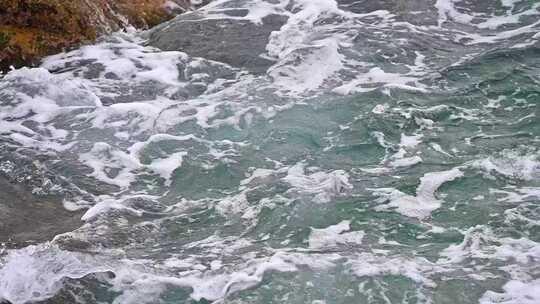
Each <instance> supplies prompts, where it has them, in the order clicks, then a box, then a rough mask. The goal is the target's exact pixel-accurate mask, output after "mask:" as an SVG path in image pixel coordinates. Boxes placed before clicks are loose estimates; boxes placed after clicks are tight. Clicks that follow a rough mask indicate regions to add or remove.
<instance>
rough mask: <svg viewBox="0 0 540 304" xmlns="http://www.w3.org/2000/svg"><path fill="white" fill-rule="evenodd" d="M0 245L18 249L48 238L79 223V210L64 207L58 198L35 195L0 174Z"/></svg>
mask: <svg viewBox="0 0 540 304" xmlns="http://www.w3.org/2000/svg"><path fill="white" fill-rule="evenodd" d="M0 192H1V193H2V195H1V196H0V244H5V246H7V247H8V248H20V247H25V246H27V245H31V244H37V243H41V242H45V241H49V240H51V239H52V238H53V237H54V236H56V235H58V234H60V233H64V232H68V231H72V230H74V229H76V228H78V227H79V226H81V225H82V222H81V221H80V218H81V216H82V212H81V211H79V212H71V211H68V210H66V209H64V207H63V205H62V200H61V198H60V197H52V196H51V197H46V198H44V197H38V196H36V195H33V194H32V192H31V191H30V190H29V189H27V188H26V187H25V185H23V184H16V183H10V182H9V181H8V180H7V179H5V178H4V177H3V176H1V175H0Z"/></svg>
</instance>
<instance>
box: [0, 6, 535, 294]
mask: <svg viewBox="0 0 540 304" xmlns="http://www.w3.org/2000/svg"><path fill="white" fill-rule="evenodd" d="M431 2H433V1H431ZM431 2H430V1H426V2H425V3H424V1H419V2H418V3H416V2H415V4H414V5H413V4H408V3H403V2H401V1H396V2H393V1H382V2H380V3H376V4H375V3H368V2H366V1H338V2H335V1H331V0H326V1H322V0H321V1H311V2H310V1H290V3H289V1H217V2H214V4H211V5H209V6H208V7H206V8H203V9H202V11H200V12H196V13H194V14H202V16H204V17H203V18H230V16H229V17H227V16H224V15H222V10H223V9H224V8H228V9H230V8H245V9H248V10H249V11H250V12H252V13H249V14H248V15H246V16H245V17H239V18H244V19H242V20H251V21H253V22H257V18H258V17H257V16H259V15H260V14H263V15H264V14H270V13H278V14H283V15H285V16H288V18H289V19H288V21H287V23H286V24H285V25H283V27H282V28H281V30H280V31H276V32H273V33H272V34H271V37H270V39H269V42H268V46H267V52H268V53H267V54H266V55H267V56H269V57H271V58H273V60H274V61H275V62H274V65H272V66H271V67H270V68H269V70H268V72H267V73H266V74H263V75H256V74H252V73H250V72H247V71H243V70H242V69H241V68H233V67H231V66H228V65H225V64H223V63H218V62H215V61H209V60H207V59H204V58H196V57H191V56H190V54H185V53H182V52H180V51H181V50H179V51H178V52H176V51H168V52H165V51H160V50H158V49H155V48H152V47H149V46H146V45H145V44H146V40H145V39H146V38H147V36H148V35H149V34H148V33H139V32H134V33H128V34H125V33H117V34H115V35H112V36H111V37H107V38H105V39H104V41H102V42H100V43H98V44H95V45H91V46H86V47H83V48H81V49H79V50H75V51H72V52H70V53H66V54H59V55H56V56H52V57H49V58H47V59H46V60H45V61H44V63H43V64H42V66H41V67H40V68H34V69H26V68H25V69H20V70H16V71H12V72H10V73H9V74H7V75H6V76H5V77H4V78H3V79H2V80H0V102H1V107H2V110H1V111H0V119H1V120H0V134H1V135H0V136H1V139H2V143H3V144H4V145H6V146H9V147H13V150H11V151H16V152H9V153H10V155H2V157H1V158H0V170H2V174H9V172H11V171H13V170H15V169H13V167H12V166H8V162H9V160H7V159H9V158H10V157H11V158H18V157H19V158H25V159H26V158H28V157H30V158H31V159H32V160H35V159H36V160H37V159H39V163H40V166H42V167H44V168H46V169H47V174H50V175H51V176H50V178H49V179H48V182H43V184H42V185H39V186H36V189H37V188H39V190H42V191H44V192H46V194H47V195H51V194H53V195H59V196H61V197H62V198H63V200H64V206H65V207H66V208H68V209H80V210H83V211H84V216H83V218H82V220H83V224H82V226H81V227H80V228H78V229H76V230H75V231H72V232H67V233H65V234H61V235H58V236H56V237H55V238H54V239H52V240H51V241H50V242H47V243H42V244H37V245H32V246H28V247H25V248H22V249H9V248H5V249H3V250H2V251H1V252H0V299H2V298H4V299H5V300H6V301H10V302H12V303H238V304H240V303H312V304H322V303H327V304H331V303H370V304H371V303H436V304H439V303H440V304H443V303H482V304H488V303H508V304H510V303H515V304H525V303H526V304H529V303H539V302H540V294H539V290H540V266H539V265H540V264H539V260H540V243H539V242H540V222H539V221H538V215H539V214H540V207H539V206H540V204H539V203H540V118H539V114H540V113H539V109H540V108H539V100H540V50H539V42H538V38H539V35H538V32H539V26H540V19H539V16H540V11H539V7H540V4H538V3H536V2H535V1H519V0H516V1H495V0H494V1H485V3H484V2H482V3H476V4H471V3H468V2H461V1H443V0H439V1H436V2H435V3H431ZM338 4H339V5H338ZM180 18H181V17H180ZM203 20H204V19H203ZM158 30H162V29H158ZM238 35H241V33H238ZM246 43H247V42H246ZM224 75H226V76H224ZM230 75H233V76H230ZM6 153H7V152H6ZM8 156H9V157H8ZM10 170H11V171H10ZM32 174H37V173H29V174H28V180H30V179H32V178H34V179H35V177H33V175H32ZM53 176H55V178H53ZM59 177H60V178H62V180H64V181H65V183H66V184H64V185H61V186H60V185H57V186H56V187H55V181H57V180H58V179H59Z"/></svg>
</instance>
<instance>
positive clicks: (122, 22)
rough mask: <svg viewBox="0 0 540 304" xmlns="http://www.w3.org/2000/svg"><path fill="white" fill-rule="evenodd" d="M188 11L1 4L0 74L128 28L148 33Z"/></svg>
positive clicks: (80, 0) (31, 0)
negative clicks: (145, 30) (11, 67)
mask: <svg viewBox="0 0 540 304" xmlns="http://www.w3.org/2000/svg"><path fill="white" fill-rule="evenodd" d="M189 7H190V6H189V0H174V1H170V0H70V1H65V0H2V4H1V5H0V71H6V70H8V69H9V67H10V66H11V65H13V66H15V67H20V66H22V65H32V64H36V63H37V62H38V61H39V59H40V58H42V57H43V56H46V55H50V54H54V53H58V52H60V51H62V50H64V49H66V48H70V47H75V46H77V45H80V44H82V43H88V42H92V41H94V40H95V39H96V38H97V37H98V36H99V35H102V34H106V33H110V32H111V31H117V30H120V29H122V28H125V27H126V26H128V25H133V26H135V27H139V28H149V27H152V26H154V25H157V24H159V23H161V22H163V21H165V20H168V19H170V18H172V17H173V16H174V15H175V14H176V13H178V12H183V11H185V10H187V9H188V8H189Z"/></svg>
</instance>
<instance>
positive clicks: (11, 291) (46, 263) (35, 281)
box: [0, 244, 110, 304]
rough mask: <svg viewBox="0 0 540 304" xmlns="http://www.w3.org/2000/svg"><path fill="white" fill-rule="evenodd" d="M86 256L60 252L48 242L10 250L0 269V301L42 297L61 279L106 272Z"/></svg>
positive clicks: (56, 288)
mask: <svg viewBox="0 0 540 304" xmlns="http://www.w3.org/2000/svg"><path fill="white" fill-rule="evenodd" d="M109 270H110V269H109V268H108V267H106V266H104V265H102V266H97V267H96V266H94V262H93V261H92V259H91V258H90V257H88V256H85V255H82V254H76V253H72V252H67V251H62V250H60V249H58V248H56V247H54V246H50V245H49V244H42V245H37V246H29V247H26V248H24V249H20V250H11V251H9V252H8V255H7V256H6V257H5V258H4V263H3V264H2V268H0V300H1V299H4V300H7V301H10V302H11V303H14V304H19V303H21V304H22V303H28V302H35V301H40V300H41V301H42V300H46V299H48V298H50V297H52V296H54V295H55V294H56V293H57V292H58V291H59V290H60V289H61V288H62V286H63V284H62V281H63V280H64V279H65V278H82V277H84V276H86V275H88V274H90V273H96V272H106V271H109Z"/></svg>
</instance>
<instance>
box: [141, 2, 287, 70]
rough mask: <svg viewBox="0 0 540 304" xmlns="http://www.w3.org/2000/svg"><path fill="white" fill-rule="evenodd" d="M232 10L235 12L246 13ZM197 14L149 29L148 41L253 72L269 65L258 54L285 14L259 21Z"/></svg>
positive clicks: (180, 17) (284, 18) (177, 18)
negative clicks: (260, 22)
mask: <svg viewBox="0 0 540 304" xmlns="http://www.w3.org/2000/svg"><path fill="white" fill-rule="evenodd" d="M231 12H232V13H233V14H234V15H235V16H238V15H239V14H240V15H241V14H242V13H243V14H244V15H245V13H246V12H245V11H242V10H231ZM198 14H199V13H197V12H193V13H190V14H184V15H181V16H177V17H176V18H175V19H173V20H171V21H169V22H167V23H165V24H163V25H161V26H158V27H156V28H154V29H152V31H151V33H150V35H149V42H148V43H149V44H150V45H151V46H154V47H157V48H159V49H161V50H164V51H182V52H185V53H187V54H189V55H191V56H196V57H204V58H206V59H210V60H216V61H220V62H223V63H227V64H229V65H231V66H233V67H237V68H245V69H247V70H249V71H251V72H253V73H263V72H265V71H266V70H267V68H268V67H270V66H271V65H272V63H273V62H272V61H271V60H269V59H265V58H262V57H261V56H260V55H261V54H264V53H266V45H267V44H268V37H269V36H270V33H271V32H272V31H276V30H279V29H280V28H281V27H282V26H283V25H284V24H285V22H286V21H287V17H285V16H280V15H269V16H267V17H265V18H263V19H262V24H255V23H253V22H251V21H249V20H239V19H204V18H203V16H201V15H198ZM239 17H242V16H239Z"/></svg>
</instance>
